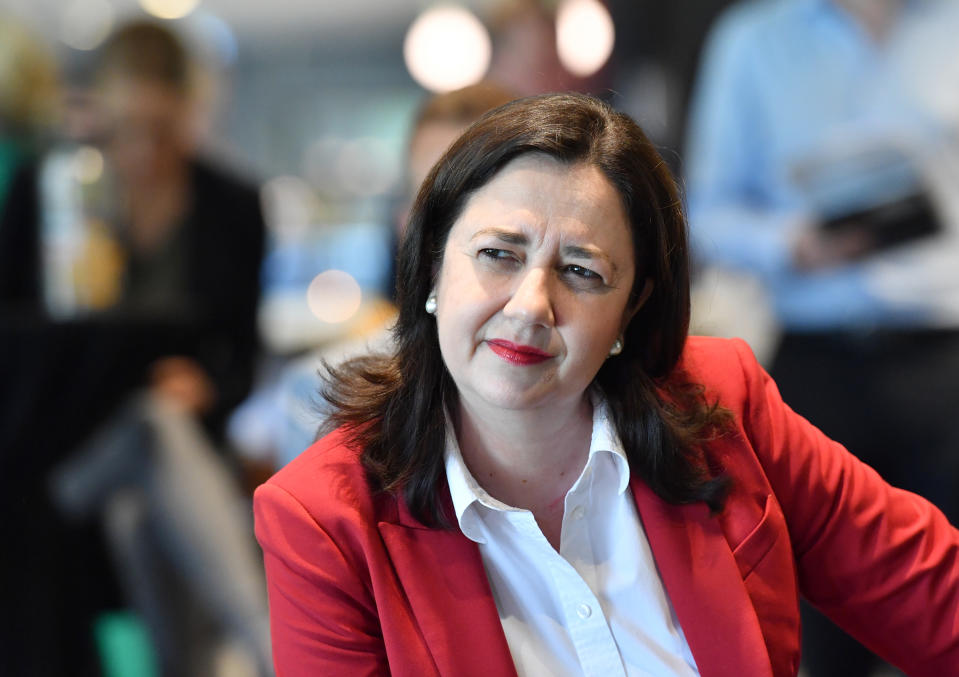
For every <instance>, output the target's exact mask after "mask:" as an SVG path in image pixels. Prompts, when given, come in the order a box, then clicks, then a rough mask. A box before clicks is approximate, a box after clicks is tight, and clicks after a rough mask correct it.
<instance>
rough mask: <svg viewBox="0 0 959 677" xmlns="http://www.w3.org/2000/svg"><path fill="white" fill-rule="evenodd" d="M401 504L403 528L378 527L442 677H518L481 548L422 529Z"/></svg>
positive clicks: (449, 534)
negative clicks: (467, 676) (465, 676)
mask: <svg viewBox="0 0 959 677" xmlns="http://www.w3.org/2000/svg"><path fill="white" fill-rule="evenodd" d="M398 504H399V506H398V508H399V519H398V522H397V523H393V522H380V523H379V525H378V527H379V530H380V534H381V535H382V537H383V542H384V543H385V544H386V548H387V550H388V551H389V554H390V558H391V559H392V562H393V566H394V568H395V570H396V575H397V577H398V578H399V580H400V584H401V585H402V587H403V589H404V590H405V591H406V595H407V598H408V599H409V601H410V606H411V607H412V609H413V615H414V616H415V617H416V622H417V623H418V625H419V627H420V630H421V631H422V633H423V637H424V638H425V639H426V643H427V645H428V647H429V650H430V653H431V654H432V655H433V660H434V661H435V662H436V667H437V670H438V671H439V674H440V675H450V676H459V675H470V674H483V675H512V676H513V677H515V675H516V668H515V667H514V666H513V659H512V656H511V654H510V651H509V645H508V644H507V643H506V636H505V635H504V634H503V626H502V623H501V622H500V619H499V613H498V612H497V610H496V603H495V602H494V601H493V593H492V592H491V590H490V587H489V581H488V580H487V578H486V570H485V569H484V568H483V560H482V557H481V556H480V553H479V548H478V546H477V545H476V544H475V543H473V542H472V541H471V540H469V539H468V538H466V536H464V535H463V534H462V533H461V532H460V531H459V530H458V529H456V530H451V531H448V530H443V529H433V528H427V527H425V526H423V525H422V524H421V523H420V522H418V521H417V520H415V519H413V517H412V516H411V515H410V514H409V511H408V509H407V508H406V505H405V502H404V501H398Z"/></svg>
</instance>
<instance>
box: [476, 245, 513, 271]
mask: <svg viewBox="0 0 959 677" xmlns="http://www.w3.org/2000/svg"><path fill="white" fill-rule="evenodd" d="M476 256H477V258H479V259H481V260H485V261H486V262H487V263H489V264H490V265H493V266H513V265H516V264H519V263H520V259H519V257H518V256H517V255H516V254H515V253H514V252H511V251H509V250H508V249H496V248H494V247H484V248H483V249H480V250H479V251H478V252H477V253H476Z"/></svg>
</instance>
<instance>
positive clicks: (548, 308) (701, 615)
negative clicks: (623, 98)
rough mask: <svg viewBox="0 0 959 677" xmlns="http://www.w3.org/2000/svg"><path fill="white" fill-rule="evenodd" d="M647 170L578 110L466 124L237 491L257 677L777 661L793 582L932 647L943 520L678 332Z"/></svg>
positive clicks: (679, 671) (882, 635) (793, 634)
mask: <svg viewBox="0 0 959 677" xmlns="http://www.w3.org/2000/svg"><path fill="white" fill-rule="evenodd" d="M688 266H689V264H688V258H687V243H686V223H685V219H684V215H683V212H682V208H681V203H680V200H679V197H678V194H677V191H676V187H675V184H674V182H673V180H672V178H671V176H670V175H669V172H668V170H667V169H666V166H665V164H664V163H663V161H662V160H661V158H660V157H659V156H658V155H657V153H656V152H655V150H654V149H653V147H652V145H651V144H650V143H649V142H648V140H647V139H646V137H645V136H644V135H643V133H642V132H641V130H640V129H639V128H638V127H637V126H636V124H635V123H634V122H632V121H631V120H630V119H629V118H628V117H626V116H624V115H621V114H618V113H616V112H614V111H612V110H611V109H610V108H609V107H607V106H606V105H605V104H603V103H601V102H599V101H597V100H595V99H592V98H590V97H586V96H581V95H573V94H562V95H549V96H543V97H533V98H528V99H522V100H519V101H516V102H513V103H510V104H507V105H506V106H503V107H501V108H498V109H496V110H494V111H492V112H491V113H489V114H488V115H486V116H485V117H484V118H482V119H481V120H480V121H479V122H477V123H476V124H474V125H473V126H472V127H471V128H470V129H469V130H467V132H466V133H465V134H464V135H463V136H462V137H460V138H459V139H458V140H457V141H456V142H455V143H454V144H453V146H452V147H451V148H450V149H449V150H448V151H447V153H446V154H445V155H444V157H443V158H442V159H441V160H440V161H439V163H438V164H437V165H436V166H435V167H434V169H433V170H432V172H431V173H430V175H429V176H428V177H427V179H426V181H425V183H424V184H423V187H422V188H421V190H420V193H419V196H418V198H417V200H416V204H415V206H414V208H413V211H412V214H411V217H410V222H409V227H408V231H407V235H406V238H405V240H404V242H403V245H402V250H401V253H400V259H399V280H398V282H399V290H398V300H399V305H400V313H399V319H398V321H397V324H396V327H395V329H394V334H395V339H396V344H397V347H396V350H395V352H394V353H393V354H389V355H377V356H368V357H364V358H358V359H356V360H353V361H352V362H349V363H347V364H346V365H344V366H343V367H342V368H340V369H338V370H335V371H334V372H333V373H332V374H331V376H330V379H329V381H328V383H327V385H326V388H325V391H324V395H325V397H326V399H327V400H328V401H329V402H330V403H331V404H332V405H333V408H334V413H333V417H332V424H331V426H330V427H331V428H335V430H333V431H332V432H331V433H330V434H329V435H327V436H326V437H325V438H323V439H322V440H320V441H319V442H317V443H316V444H315V445H313V446H312V447H311V448H310V449H309V450H308V451H306V452H304V453H303V454H302V455H300V456H299V457H298V458H297V459H296V460H295V461H293V462H292V463H290V464H289V465H288V466H287V467H286V468H284V469H283V470H282V471H280V472H279V473H278V474H277V475H276V476H275V477H274V478H273V479H272V480H271V481H270V482H269V483H267V484H266V485H264V486H263V487H261V488H260V489H259V490H258V491H257V496H256V500H255V508H256V517H257V535H258V538H259V540H260V543H261V545H262V546H263V549H264V552H265V558H266V567H267V580H268V584H269V592H270V602H271V622H272V633H273V646H274V657H275V663H276V666H277V670H278V673H279V674H282V675H308V674H320V673H322V674H353V673H358V674H381V673H386V672H392V673H393V674H397V675H424V674H456V675H468V674H484V675H488V674H494V675H500V674H503V675H507V674H517V673H518V674H520V675H538V674H549V675H559V674H587V675H600V674H602V675H639V674H655V675H709V676H713V677H719V676H731V675H750V676H751V677H752V676H761V675H769V676H771V675H787V674H795V673H796V670H797V669H798V664H799V611H798V600H799V595H800V594H803V595H805V596H807V597H808V598H809V599H810V600H812V601H813V602H814V603H816V604H818V605H819V606H820V607H821V608H823V609H824V610H825V611H826V612H827V613H829V614H830V615H832V616H833V617H834V618H836V619H837V620H838V621H839V622H840V623H842V624H843V625H844V626H845V627H847V628H848V629H850V631H852V632H854V633H856V634H857V635H858V636H859V637H861V638H862V639H863V640H864V641H866V642H867V643H869V644H870V645H871V646H873V647H875V648H876V649H877V651H879V652H880V653H882V654H884V655H886V656H887V657H889V658H890V659H891V660H892V661H893V662H896V663H898V664H899V665H901V666H902V667H903V668H905V669H906V670H908V671H909V672H910V674H915V675H928V676H930V677H931V676H932V675H940V674H946V673H948V672H949V671H950V670H951V669H953V668H954V666H955V665H957V664H959V632H957V631H956V627H957V619H959V534H957V532H956V531H955V530H954V529H953V528H952V527H951V526H950V525H949V524H948V522H947V521H946V520H945V518H944V517H943V516H942V514H941V513H939V512H938V511H937V510H936V509H935V508H934V507H933V506H932V505H930V504H929V503H927V502H926V501H924V500H923V499H921V498H919V497H917V496H914V495H912V494H908V493H906V492H903V491H900V490H897V489H894V488H892V487H890V486H888V485H886V484H885V483H884V482H883V481H882V480H881V479H880V478H879V477H878V476H877V475H876V474H875V473H874V472H873V471H872V470H871V469H869V468H868V467H866V466H864V465H862V464H861V463H859V462H858V461H857V460H856V459H855V458H854V457H853V456H851V455H850V454H849V453H848V452H846V451H845V450H844V449H843V448H842V447H840V446H839V445H837V444H835V443H833V442H831V441H830V440H828V439H827V438H825V437H824V436H823V435H822V434H821V433H819V432H818V431H817V430H816V429H815V428H813V427H812V426H810V425H809V424H808V423H807V422H806V421H804V420H803V419H801V418H799V417H797V416H795V415H794V414H793V413H792V412H791V411H790V410H789V409H788V407H787V406H786V405H785V404H784V403H783V402H782V401H781V399H780V398H779V396H778V393H777V391H776V388H775V385H774V384H773V383H772V382H771V381H770V380H769V378H768V376H767V375H766V374H765V373H764V372H763V371H762V369H761V368H760V367H759V366H758V365H757V363H756V362H755V360H754V358H753V357H752V354H751V353H750V351H749V350H748V348H747V347H746V346H745V344H743V343H742V342H740V341H724V340H719V339H704V338H696V337H687V328H688V321H689V279H688V277H689V268H688Z"/></svg>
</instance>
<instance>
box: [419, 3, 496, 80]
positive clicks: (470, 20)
mask: <svg viewBox="0 0 959 677" xmlns="http://www.w3.org/2000/svg"><path fill="white" fill-rule="evenodd" d="M492 51H493V48H492V44H491V42H490V37H489V33H488V32H487V31H486V28H485V27H484V26H483V24H482V23H481V22H480V20H479V19H477V18H476V16H475V15H474V14H473V13H472V12H470V11H469V10H468V9H465V8H463V7H454V6H449V5H441V6H438V7H433V8H431V9H428V10H426V11H425V12H423V13H422V14H420V15H419V16H418V17H417V18H416V20H415V21H414V22H413V24H412V25H411V26H410V28H409V30H408V31H407V33H406V39H405V40H404V42H403V58H404V59H405V60H406V68H407V69H408V70H409V72H410V75H412V76H413V79H414V80H416V81H417V82H418V83H419V84H420V85H422V86H423V87H425V88H426V89H429V90H431V91H434V92H448V91H452V90H454V89H459V88H460V87H465V86H467V85H471V84H473V83H475V82H478V81H479V80H481V79H482V78H483V76H484V75H486V70H487V69H488V68H489V64H490V58H491V56H492Z"/></svg>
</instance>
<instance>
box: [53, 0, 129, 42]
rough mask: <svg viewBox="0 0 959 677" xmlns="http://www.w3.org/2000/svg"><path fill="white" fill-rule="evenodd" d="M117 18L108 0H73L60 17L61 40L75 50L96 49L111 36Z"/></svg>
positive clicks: (67, 4)
mask: <svg viewBox="0 0 959 677" xmlns="http://www.w3.org/2000/svg"><path fill="white" fill-rule="evenodd" d="M115 16H116V13H115V11H114V9H113V5H111V4H110V3H109V2H108V0H72V2H68V3H66V5H65V6H64V8H63V13H62V14H61V15H60V40H62V41H63V43H64V44H65V45H67V46H68V47H73V48H74V49H81V50H84V51H86V50H91V49H96V48H97V47H99V46H100V44H101V43H102V42H103V41H104V40H105V39H106V37H107V35H109V33H110V30H111V29H112V28H113V22H114V19H115Z"/></svg>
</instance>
